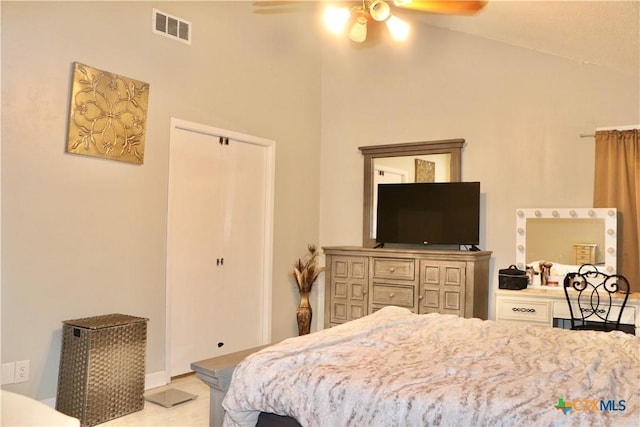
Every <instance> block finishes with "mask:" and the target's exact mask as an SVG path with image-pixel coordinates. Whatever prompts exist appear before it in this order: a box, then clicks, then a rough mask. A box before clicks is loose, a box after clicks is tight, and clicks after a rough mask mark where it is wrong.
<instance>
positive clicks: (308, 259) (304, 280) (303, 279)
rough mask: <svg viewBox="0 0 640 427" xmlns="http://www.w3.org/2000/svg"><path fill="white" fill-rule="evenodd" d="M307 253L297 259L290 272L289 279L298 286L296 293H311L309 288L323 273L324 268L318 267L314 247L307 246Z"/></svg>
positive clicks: (316, 253)
mask: <svg viewBox="0 0 640 427" xmlns="http://www.w3.org/2000/svg"><path fill="white" fill-rule="evenodd" d="M307 249H308V251H309V252H308V253H307V255H305V256H304V257H303V258H300V259H298V260H297V261H296V262H295V264H294V266H293V271H292V272H291V277H292V278H293V279H294V280H295V281H296V284H297V285H298V291H299V292H300V293H303V292H311V288H312V287H313V284H314V283H315V281H316V279H317V278H318V276H319V275H320V273H322V272H323V271H324V267H319V266H318V260H317V258H318V252H317V248H316V246H315V245H309V246H308V248H307Z"/></svg>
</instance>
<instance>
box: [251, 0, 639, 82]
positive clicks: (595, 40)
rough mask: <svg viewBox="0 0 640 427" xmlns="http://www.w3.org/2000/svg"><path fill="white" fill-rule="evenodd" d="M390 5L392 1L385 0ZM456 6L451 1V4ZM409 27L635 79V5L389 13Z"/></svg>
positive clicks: (503, 4)
mask: <svg viewBox="0 0 640 427" xmlns="http://www.w3.org/2000/svg"><path fill="white" fill-rule="evenodd" d="M387 1H388V2H389V3H392V1H391V0H387ZM451 1H455V0H451ZM323 3H325V4H326V3H331V4H335V3H356V2H354V1H353V0H352V1H341V0H320V1H319V0H280V1H277V0H276V1H269V0H267V1H264V0H262V1H260V0H257V1H256V0H254V3H253V4H254V5H256V4H258V5H259V4H262V5H269V7H256V13H265V14H268V13H284V12H287V13H295V12H296V11H299V10H300V8H301V7H303V6H302V5H305V4H306V6H309V5H313V6H321V5H322V4H323ZM393 13H394V14H396V15H398V16H399V17H401V18H403V19H405V20H406V21H408V22H409V23H413V24H415V23H417V22H422V23H426V24H428V25H433V26H437V27H441V28H446V29H450V30H453V31H459V32H463V33H468V34H472V35H475V36H479V37H484V38H487V39H491V40H496V41H500V42H504V43H509V44H512V45H515V46H520V47H524V48H527V49H533V50H536V51H539V52H544V53H548V54H552V55H558V56H561V57H564V58H570V59H572V60H575V61H579V62H582V63H591V64H597V65H602V66H606V67H610V68H613V69H615V70H618V71H621V72H624V73H625V74H632V75H637V76H640V0H586V1H585V0H582V1H581V0H559V1H558V0H556V1H550V0H488V2H487V4H486V6H485V7H484V8H483V9H482V10H481V11H480V12H478V13H477V14H476V15H473V16H451V15H436V14H429V13H418V12H415V11H407V10H402V9H397V8H394V9H393Z"/></svg>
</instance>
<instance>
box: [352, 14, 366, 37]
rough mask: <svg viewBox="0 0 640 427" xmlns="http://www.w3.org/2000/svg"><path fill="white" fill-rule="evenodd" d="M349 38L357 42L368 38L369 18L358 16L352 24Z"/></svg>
mask: <svg viewBox="0 0 640 427" xmlns="http://www.w3.org/2000/svg"><path fill="white" fill-rule="evenodd" d="M349 38H350V39H351V40H353V41H354V42H357V43H362V42H364V41H365V40H366V39H367V18H365V17H364V16H362V15H361V16H358V17H357V18H356V21H355V22H354V23H353V25H352V26H351V30H350V31H349Z"/></svg>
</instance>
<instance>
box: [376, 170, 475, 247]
mask: <svg viewBox="0 0 640 427" xmlns="http://www.w3.org/2000/svg"><path fill="white" fill-rule="evenodd" d="M376 218H377V220H376V242H378V243H379V244H382V245H383V244H385V243H407V244H408V243H411V244H416V243H417V244H424V245H472V246H473V248H474V249H477V248H475V245H478V244H479V243H480V183H479V182H438V183H407V184H380V185H378V208H377V217H376Z"/></svg>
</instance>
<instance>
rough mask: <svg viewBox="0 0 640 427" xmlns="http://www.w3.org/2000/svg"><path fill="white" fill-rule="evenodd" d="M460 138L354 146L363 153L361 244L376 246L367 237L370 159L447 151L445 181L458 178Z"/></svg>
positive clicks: (370, 201)
mask: <svg viewBox="0 0 640 427" xmlns="http://www.w3.org/2000/svg"><path fill="white" fill-rule="evenodd" d="M464 143H465V140H464V139H444V140H440V141H424V142H406V143H401V144H386V145H370V146H365V147H358V149H359V150H360V151H361V152H362V154H363V156H364V197H363V200H362V246H363V247H365V248H372V247H374V246H375V245H376V241H375V239H372V238H371V228H372V221H373V210H374V209H375V206H373V170H374V164H373V162H374V160H375V159H378V158H381V157H401V156H424V155H429V154H450V155H451V159H450V162H451V165H450V178H449V182H459V181H461V180H462V146H463V145H464Z"/></svg>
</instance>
